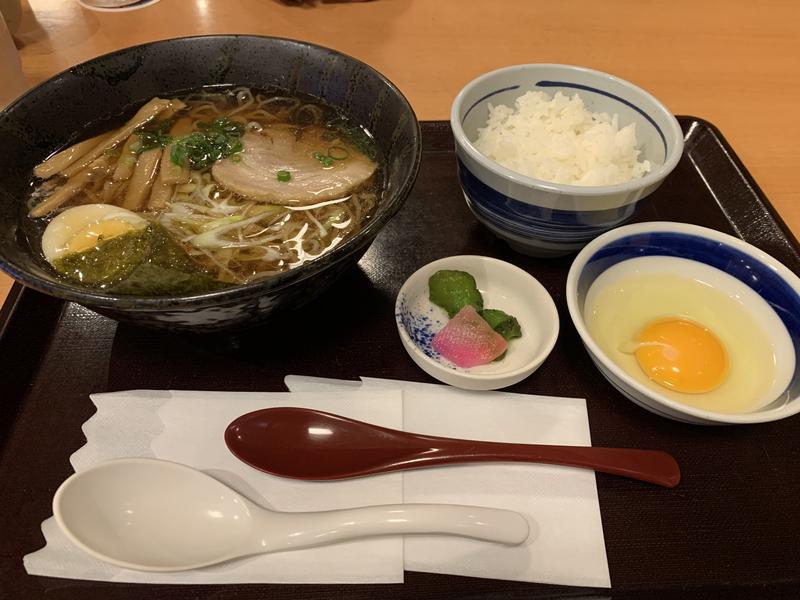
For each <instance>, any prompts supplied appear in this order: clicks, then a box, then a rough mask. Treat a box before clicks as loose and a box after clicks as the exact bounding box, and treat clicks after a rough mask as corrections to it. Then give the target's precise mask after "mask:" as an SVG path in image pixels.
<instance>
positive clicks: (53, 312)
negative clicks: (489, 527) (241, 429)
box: [0, 117, 800, 600]
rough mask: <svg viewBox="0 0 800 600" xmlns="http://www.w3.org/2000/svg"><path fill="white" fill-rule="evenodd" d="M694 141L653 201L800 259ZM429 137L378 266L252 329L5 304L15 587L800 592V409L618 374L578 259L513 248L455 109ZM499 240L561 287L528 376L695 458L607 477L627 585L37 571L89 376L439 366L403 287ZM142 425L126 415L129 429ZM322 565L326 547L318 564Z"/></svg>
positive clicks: (647, 215)
mask: <svg viewBox="0 0 800 600" xmlns="http://www.w3.org/2000/svg"><path fill="white" fill-rule="evenodd" d="M680 122H681V125H682V126H683V129H684V131H685V133H686V151H685V154H684V157H683V159H682V160H681V163H680V164H679V165H678V168H677V169H676V170H675V172H674V173H673V174H672V175H671V176H670V177H669V178H668V179H667V181H666V182H665V183H664V185H663V186H662V187H661V188H660V189H659V190H658V192H657V193H656V194H654V195H653V196H652V199H651V201H650V202H647V203H645V204H646V207H645V208H644V209H643V210H642V211H641V214H639V215H638V216H637V218H638V219H639V220H674V221H683V222H689V223H697V224H700V225H705V226H708V227H712V228H715V229H719V230H721V231H724V232H727V233H732V234H735V235H739V236H741V237H742V238H744V239H745V240H747V241H748V242H750V243H752V244H755V245H756V246H758V247H760V248H762V249H763V250H765V251H766V252H769V253H770V254H772V255H773V256H775V257H776V258H777V259H779V260H781V261H782V262H783V263H784V264H786V265H787V266H788V267H789V268H791V269H793V270H794V271H795V272H796V273H800V253H798V245H797V242H796V240H795V239H794V238H793V237H792V235H791V234H790V233H789V231H788V230H787V228H786V227H785V225H784V224H783V223H782V222H781V220H780V219H779V218H778V217H777V216H776V214H775V212H774V210H773V209H772V207H771V206H770V204H769V202H768V201H767V200H766V198H765V197H764V195H763V194H762V192H761V191H760V190H759V188H758V186H757V185H756V184H755V182H754V181H753V179H752V178H751V177H750V175H749V174H748V173H747V171H746V170H745V169H744V167H743V166H742V164H741V162H740V161H739V159H738V158H737V157H736V155H735V154H734V152H733V151H732V150H731V148H730V146H729V145H728V144H727V143H726V142H725V140H724V138H722V136H721V135H720V133H719V132H718V131H717V130H716V129H715V128H714V127H713V126H712V125H710V124H709V123H707V122H705V121H702V120H700V119H696V118H692V117H682V118H681V119H680ZM422 130H423V139H424V154H423V160H422V167H421V170H420V174H419V179H418V180H417V183H416V187H415V188H414V191H413V192H412V194H411V196H410V197H409V199H408V202H407V204H406V206H405V207H404V208H403V210H402V211H401V212H400V213H399V214H398V215H397V216H396V217H395V218H394V219H393V220H392V221H391V223H389V225H388V226H387V227H386V229H385V230H384V231H383V232H381V234H380V235H379V236H378V239H377V241H376V242H375V244H374V245H373V246H372V247H371V249H370V250H369V252H368V253H367V254H366V255H365V256H364V258H363V259H362V260H361V262H360V264H359V267H360V268H359V269H353V270H352V271H351V272H349V273H348V274H347V275H346V276H345V277H344V278H343V279H342V280H341V281H340V282H338V283H337V284H336V286H335V287H334V288H333V289H332V290H330V292H329V293H327V294H326V295H324V297H323V298H321V299H320V300H319V301H317V302H316V303H315V304H314V305H312V306H310V307H308V308H307V309H304V310H302V312H298V313H297V314H294V315H290V316H286V317H284V318H282V319H280V320H278V321H277V322H275V323H273V324H269V325H267V326H264V327H262V328H260V329H258V330H253V331H250V332H248V333H246V334H242V335H237V336H214V337H195V336H189V335H176V334H169V333H163V332H158V331H151V330H147V329H142V328H137V327H135V326H131V325H127V324H117V323H116V322H114V321H111V320H109V319H106V318H104V317H101V316H99V315H97V314H95V313H93V312H91V311H89V310H87V309H85V308H82V307H81V306H78V305H75V304H68V303H64V302H62V301H59V300H56V299H53V298H49V297H47V296H43V295H41V294H38V293H36V292H33V291H30V290H27V289H23V288H21V287H19V286H15V287H14V288H13V289H12V291H11V294H10V296H9V298H8V301H7V302H6V304H5V306H4V307H3V309H2V312H0V357H2V358H0V598H2V599H3V600H8V599H12V598H13V599H17V598H19V599H24V600H35V599H39V598H48V599H49V600H59V599H65V598H79V599H81V600H91V599H97V600H100V599H102V600H116V599H120V600H121V599H136V600H150V599H156V598H159V599H161V598H166V599H179V598H192V599H197V600H210V599H212V598H237V599H239V600H251V599H253V600H254V599H261V598H308V599H319V600H322V599H325V600H330V599H334V598H364V599H366V598H375V597H383V598H414V599H425V598H430V599H448V598H475V599H477V598H488V599H494V598H540V597H573V598H574V597H610V596H611V595H612V592H613V596H614V598H654V597H658V598H662V597H675V598H682V599H686V598H715V599H716V598H748V599H753V598H761V597H764V598H766V597H769V598H776V597H783V596H785V597H797V595H798V592H800V552H798V550H800V508H798V499H800V418H793V419H787V420H784V421H781V422H777V423H770V424H764V425H757V426H751V427H718V428H708V427H698V426H691V425H685V424H681V423H675V422H671V421H667V420H665V419H662V418H660V417H656V416H654V415H651V414H650V413H648V412H645V411H644V410H642V409H640V408H638V407H637V406H635V405H634V404H632V403H631V402H629V401H628V400H626V399H625V398H623V397H622V396H621V395H620V394H619V393H618V392H616V391H615V390H614V389H613V388H612V387H611V386H610V385H609V384H608V383H607V382H606V381H605V380H604V379H603V378H602V377H601V376H600V374H599V373H598V371H597V370H596V369H595V367H594V366H593V365H592V362H591V361H590V359H589V357H588V355H587V354H586V352H585V351H584V349H583V347H582V345H581V343H580V340H579V338H578V335H577V334H576V332H575V330H574V328H573V327H572V325H571V323H570V320H569V316H568V314H567V310H566V303H565V301H564V284H565V279H566V274H567V269H568V268H569V265H570V260H571V259H570V258H565V259H558V260H542V259H533V258H527V257H523V256H521V255H518V254H516V253H514V252H512V251H511V250H510V249H509V248H508V247H507V246H506V245H505V244H504V243H503V242H501V241H499V240H497V239H496V238H495V237H494V236H492V235H491V234H490V233H489V232H488V231H487V230H486V229H484V228H483V227H482V226H480V225H479V224H478V223H477V222H476V221H475V220H474V219H473V217H472V216H471V214H470V213H469V211H468V210H467V207H466V205H465V203H464V200H463V196H462V194H461V191H460V189H459V187H458V182H457V179H456V172H455V157H454V154H453V141H452V137H451V135H450V128H449V125H448V124H447V123H445V122H428V123H424V124H423V127H422ZM453 254H484V255H487V256H494V257H497V258H500V259H503V260H506V261H509V262H513V263H514V264H516V265H519V266H520V267H522V268H523V269H526V270H527V271H529V272H530V273H532V274H533V275H534V276H535V277H537V278H538V279H539V280H540V281H541V282H542V283H543V284H544V285H545V287H547V289H548V290H549V291H550V293H551V294H552V295H553V298H554V299H555V301H556V304H557V306H558V308H559V313H560V316H561V335H560V338H559V341H558V343H557V345H556V348H555V350H554V352H553V354H552V355H551V356H550V358H549V359H548V360H547V361H546V362H545V364H544V365H543V366H542V367H541V368H540V369H539V370H538V371H536V373H534V375H533V376H532V377H530V378H529V379H527V380H525V381H523V382H522V383H520V384H517V385H516V386H514V387H512V388H509V391H512V392H524V393H540V394H548V395H560V396H577V397H585V398H587V403H588V407H589V422H590V425H591V430H592V439H593V442H594V444H595V445H609V446H631V447H648V448H660V449H663V450H666V451H668V452H670V453H672V454H673V455H674V456H675V457H676V458H677V459H678V461H679V463H680V464H681V467H682V469H683V481H682V482H681V484H680V485H679V486H678V487H677V488H676V489H674V490H664V489H662V488H658V487H655V486H651V485H647V484H644V483H639V482H634V481H629V480H626V479H621V478H615V477H612V476H606V475H598V476H597V483H598V488H599V495H600V507H601V511H602V518H603V528H604V531H605V538H606V547H607V550H608V560H609V566H610V570H611V580H612V585H613V589H612V590H611V591H608V590H588V589H580V588H571V587H557V586H546V585H534V584H522V583H516V582H508V581H494V580H482V579H470V578H462V577H451V576H444V575H430V574H422V573H407V574H406V583H405V584H403V585H380V586H377V585H351V586H321V585H303V586H280V585H247V586H244V585H240V586H146V585H129V584H107V583H95V582H85V581H72V580H61V579H50V578H43V577H30V576H28V575H27V574H26V573H25V571H24V569H23V566H22V557H23V556H24V555H25V554H26V553H28V552H31V551H33V550H36V549H38V548H39V547H41V546H42V545H43V543H44V541H43V538H42V535H41V532H40V529H39V526H40V523H41V522H42V521H43V520H44V519H46V518H47V517H49V516H50V515H51V508H50V502H51V499H52V495H53V493H54V491H55V489H56V487H57V486H58V485H59V484H60V483H61V482H62V481H63V480H64V479H65V478H66V477H67V476H69V475H70V474H71V473H72V469H71V468H70V465H69V456H70V454H72V452H74V451H75V450H76V449H77V448H79V447H80V446H81V445H82V444H83V443H84V441H85V440H84V438H83V434H82V433H81V429H80V426H81V424H82V423H83V422H84V421H86V420H87V419H88V418H89V417H90V416H91V415H92V413H93V410H94V405H93V404H92V403H91V401H90V400H89V397H88V396H89V393H91V392H104V391H113V390H124V389H131V388H152V389H199V390H263V391H278V390H283V389H284V388H283V385H282V380H283V377H284V376H285V375H286V374H289V373H292V374H301V375H316V376H321V377H338V378H353V379H354V378H356V377H358V376H359V375H368V376H373V377H386V378H394V379H406V380H415V381H432V380H431V379H430V378H429V377H428V376H427V375H425V374H424V373H423V372H422V371H421V370H420V369H418V368H417V367H416V366H415V365H414V363H413V362H412V361H411V359H410V358H409V357H408V356H407V355H406V353H405V350H404V349H403V347H402V345H401V343H400V339H399V337H398V335H397V330H396V327H395V322H394V299H395V295H396V294H397V291H398V289H399V288H400V285H401V284H402V282H403V281H404V280H405V278H406V277H407V276H409V275H410V274H411V273H412V272H413V271H415V270H416V269H417V268H418V267H420V266H421V265H423V264H425V263H427V262H429V261H431V260H434V259H437V258H441V257H444V256H448V255H453ZM120 435H124V432H120ZM309 569H313V565H309Z"/></svg>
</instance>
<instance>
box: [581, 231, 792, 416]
mask: <svg viewBox="0 0 800 600" xmlns="http://www.w3.org/2000/svg"><path fill="white" fill-rule="evenodd" d="M642 257H659V260H658V261H651V262H648V263H642V262H641V259H642ZM660 257H668V258H669V260H666V261H663V262H661V258H660ZM674 259H678V260H674ZM633 261H639V264H648V265H660V266H658V267H652V266H651V267H646V268H647V269H652V271H651V272H653V273H661V272H664V273H667V272H668V270H667V269H676V271H677V272H676V271H673V272H672V274H677V275H681V276H685V277H691V278H692V279H695V280H696V281H700V282H702V283H704V284H706V285H710V286H713V288H714V289H715V290H717V291H721V292H723V293H724V294H725V295H727V296H729V298H731V299H734V300H735V301H736V302H738V303H739V304H740V305H741V306H742V307H743V309H744V310H746V311H747V314H748V315H749V316H751V317H753V318H754V322H756V323H757V324H758V327H760V328H761V331H762V332H763V333H764V334H766V336H767V339H768V340H769V342H770V344H771V346H772V348H773V349H774V352H775V372H774V375H773V379H772V383H771V387H770V388H769V391H768V392H767V394H771V395H768V396H767V397H766V399H765V400H766V401H765V402H764V403H763V405H762V406H760V407H757V408H755V409H754V410H751V411H749V412H744V413H732V414H729V413H723V412H716V411H709V410H703V409H700V408H697V407H693V406H689V405H687V404H684V403H682V402H677V401H675V400H674V399H672V398H670V397H669V396H668V395H665V394H663V393H659V392H658V391H656V390H655V389H654V388H657V387H658V386H657V385H656V386H652V387H651V386H647V385H643V384H642V382H641V381H639V380H637V378H635V377H632V376H631V375H630V374H629V373H628V372H626V371H625V370H624V369H623V368H621V367H620V366H619V365H618V364H617V363H616V362H615V361H614V360H613V359H612V358H611V357H609V356H608V354H607V353H606V352H604V351H603V350H602V349H601V347H600V345H598V343H597V342H596V341H595V339H593V338H592V335H591V334H590V333H589V329H588V328H587V324H586V317H587V315H586V298H587V295H588V294H589V293H590V289H591V287H592V284H593V283H594V282H595V281H597V280H598V278H599V277H600V276H601V275H603V274H604V273H606V272H607V271H608V270H609V269H611V268H612V267H617V266H618V265H621V264H623V263H632V262H633ZM665 264H666V265H670V266H667V267H664V266H663V265H665ZM672 265H675V266H672ZM566 296H567V306H568V308H569V314H570V317H571V318H572V322H573V323H574V325H575V328H576V329H577V331H578V334H579V335H580V337H581V340H582V341H583V344H584V346H585V347H586V350H587V351H588V352H589V355H590V356H591V358H592V360H593V361H594V363H595V365H596V366H597V368H598V369H599V370H600V372H601V373H602V374H603V376H604V377H605V378H606V379H607V380H608V381H609V382H610V383H611V384H612V385H613V386H614V387H615V388H617V390H619V391H620V392H621V393H622V394H623V395H625V396H626V397H627V398H628V399H630V400H632V401H633V402H634V403H636V404H638V405H639V406H641V407H642V408H645V409H647V410H649V411H651V412H653V413H656V414H658V415H661V416H664V417H667V418H670V419H673V420H677V421H683V422H686V423H694V424H701V425H721V424H747V423H762V422H767V421H776V420H778V419H784V418H786V417H789V416H792V415H795V414H797V413H798V412H800V365H798V357H800V278H798V276H797V275H796V274H795V273H793V272H792V271H791V270H790V269H788V268H787V267H786V266H785V265H783V264H782V263H780V262H779V261H777V260H776V259H775V258H773V257H771V256H770V255H769V254H766V253H765V252H763V251H761V250H759V249H758V248H756V247H755V246H752V245H750V244H748V243H746V242H744V241H742V240H740V239H738V238H735V237H732V236H730V235H727V234H724V233H721V232H719V231H715V230H713V229H708V228H705V227H700V226H697V225H688V224H685V223H670V222H651V223H638V224H634V225H626V226H623V227H619V228H617V229H614V230H613V231H610V232H608V233H605V234H603V235H601V236H600V237H598V238H597V239H595V240H593V241H592V242H590V243H589V244H588V245H587V246H586V247H585V248H584V249H583V250H582V251H581V252H580V253H579V254H578V255H577V257H576V258H575V260H574V262H573V263H572V266H571V268H570V271H569V275H568V276H567V288H566ZM731 368H734V366H732V367H731Z"/></svg>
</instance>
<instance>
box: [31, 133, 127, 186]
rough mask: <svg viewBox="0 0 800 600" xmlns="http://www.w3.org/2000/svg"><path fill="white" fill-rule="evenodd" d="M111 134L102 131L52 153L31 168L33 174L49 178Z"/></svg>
mask: <svg viewBox="0 0 800 600" xmlns="http://www.w3.org/2000/svg"><path fill="white" fill-rule="evenodd" d="M111 135H112V134H110V133H103V134H101V135H96V136H95V137H93V138H89V139H88V140H83V141H82V142H78V143H77V144H73V145H72V146H70V147H69V148H67V149H65V150H62V151H61V152H58V153H57V154H54V155H53V156H51V157H50V158H48V159H47V160H45V161H44V162H41V163H39V164H38V165H36V166H35V167H34V168H33V174H34V175H36V177H39V178H41V179H49V178H50V177H52V176H53V175H55V174H56V173H58V172H59V171H62V170H64V169H66V168H67V167H68V166H70V165H71V164H72V163H74V162H75V161H76V160H78V159H79V158H81V157H82V156H84V155H85V154H86V153H87V152H89V150H91V149H92V148H94V147H95V146H96V145H97V144H99V143H100V141H101V140H104V139H106V138H110V137H111Z"/></svg>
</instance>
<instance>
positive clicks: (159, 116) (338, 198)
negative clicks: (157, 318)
mask: <svg viewBox="0 0 800 600" xmlns="http://www.w3.org/2000/svg"><path fill="white" fill-rule="evenodd" d="M380 165H381V160H380V156H379V152H378V149H377V147H376V146H375V144H374V141H373V139H372V138H371V136H370V135H369V133H368V132H367V131H366V130H365V129H364V128H362V127H360V126H358V125H357V124H355V123H353V122H352V121H349V120H348V119H347V118H346V117H345V116H344V115H342V114H341V113H339V112H337V111H336V110H335V109H333V108H331V107H328V106H326V105H324V104H321V103H320V102H319V101H318V100H313V101H311V100H309V99H308V98H302V97H296V96H284V95H276V94H267V93H263V92H259V91H254V90H250V89H248V88H232V89H225V90H222V91H220V90H218V89H214V90H201V91H198V92H196V93H192V94H189V95H187V96H184V97H181V98H179V99H166V100H164V99H159V98H154V99H153V100H151V101H150V102H148V103H147V104H145V105H144V106H143V107H142V108H141V109H140V110H139V111H138V112H137V113H136V114H135V115H134V117H132V118H131V120H129V121H128V122H127V123H125V124H124V125H122V126H121V127H120V128H118V129H115V130H112V131H109V132H106V133H104V134H101V135H99V136H96V137H95V138H91V139H89V140H85V141H83V142H79V143H78V144H76V145H74V146H71V147H70V148H67V149H66V150H63V151H61V152H59V153H57V154H55V155H53V156H52V157H50V158H49V159H48V160H46V161H45V162H43V163H42V164H40V165H38V166H37V167H36V169H34V175H35V176H36V179H35V182H34V186H35V187H34V191H33V193H32V195H31V198H30V201H29V203H28V209H29V211H30V212H29V224H30V225H32V227H29V228H28V229H29V230H31V231H36V232H38V233H37V234H35V235H41V232H42V231H44V235H42V237H41V245H42V250H43V256H44V257H45V258H46V259H47V260H48V262H50V264H51V265H53V267H54V269H55V270H56V271H58V272H59V274H60V275H61V276H62V277H65V278H67V279H69V280H70V281H72V282H75V283H79V284H81V285H84V286H87V287H92V288H94V289H102V290H105V291H108V292H111V293H117V292H118V293H136V294H144V295H147V294H158V295H161V294H169V293H186V292H187V291H188V292H197V291H204V290H205V289H216V288H219V287H224V286H225V285H230V284H246V283H250V282H253V281H258V280H260V279H264V278H267V277H270V276H272V275H275V274H277V273H281V272H284V271H287V270H290V269H293V268H295V267H298V266H300V265H302V264H303V263H305V262H306V261H309V260H313V259H314V258H316V257H319V256H321V255H322V254H324V253H325V252H328V251H330V250H331V249H333V248H335V247H336V246H337V245H339V244H341V243H342V242H344V241H345V240H347V239H348V238H350V237H351V236H353V235H354V234H355V233H357V232H358V231H360V230H361V229H362V228H363V227H364V226H365V224H366V223H367V221H368V220H369V219H370V218H371V216H372V215H373V214H374V211H375V209H376V205H377V203H378V201H379V197H380V192H381V187H382V170H381V166H380ZM84 205H92V208H91V209H86V208H85V206H84ZM75 207H83V208H84V210H81V211H79V210H75V209H74V208H75ZM128 213H134V214H135V215H136V217H140V218H141V219H144V221H145V222H141V221H140V220H137V219H136V218H135V217H132V216H130V215H129V214H128ZM86 215H90V216H89V217H87V216H86ZM109 215H110V216H109ZM120 215H122V216H120ZM125 215H128V216H125ZM87 219H88V220H87ZM132 223H135V226H134V225H131V224H132ZM154 231H156V232H157V234H156V235H154V233H153V232H154ZM164 234H166V236H167V237H168V238H170V239H169V241H168V242H167V244H168V245H174V247H175V248H176V249H179V250H182V253H184V254H185V256H180V257H179V258H177V259H175V260H172V259H171V262H168V263H163V261H162V262H158V259H157V258H153V257H154V256H156V255H164V252H163V249H164V247H166V246H165V243H164V242H163V241H161V242H159V243H160V246H159V247H160V250H159V253H160V254H159V253H155V252H150V251H149V250H148V249H147V247H146V245H147V244H148V243H149V241H148V240H150V239H159V240H162V238H163V237H164ZM119 236H128V237H130V236H139V237H138V238H137V239H136V241H135V243H129V242H125V243H123V242H120V241H119V240H117V242H116V243H115V244H110V243H109V241H110V240H111V239H112V238H115V237H119ZM143 244H144V245H145V247H144V248H143V247H142V245H143ZM131 247H135V248H137V251H136V252H130V251H127V250H119V249H120V248H131ZM104 248H105V250H104ZM178 253H181V252H180V251H179V252H178ZM131 254H133V255H135V258H134V260H137V261H140V263H147V264H149V263H153V262H155V263H157V264H156V266H157V267H158V268H157V269H153V268H148V269H145V275H143V274H142V272H141V271H137V270H136V267H137V265H138V264H139V263H136V264H133V265H127V266H126V267H125V268H121V267H120V266H119V265H117V264H116V263H117V262H119V261H123V262H124V261H126V260H129V255H131ZM167 255H169V256H171V257H172V258H173V259H174V258H175V257H176V252H175V250H174V249H173V248H171V246H170V248H169V252H167ZM187 259H188V260H187ZM109 261H110V262H111V263H114V264H113V265H112V267H111V268H108V267H107V266H106V263H107V262H109ZM65 265H67V266H65ZM81 265H86V268H85V273H84V272H82V267H81ZM89 265H91V266H92V267H91V268H92V269H97V266H98V265H101V268H100V269H99V272H100V273H101V274H102V276H98V275H97V273H96V272H94V271H92V272H91V273H90V271H89ZM150 267H152V265H150ZM165 270H166V271H176V270H177V271H178V272H179V274H180V276H179V277H178V279H179V280H180V281H183V282H184V283H185V282H186V278H185V277H184V276H183V275H184V274H186V273H190V274H191V275H192V277H193V278H194V276H195V275H200V278H199V279H197V281H199V282H204V283H198V284H197V286H195V285H194V284H192V285H191V286H190V287H189V288H188V289H187V288H185V287H183V288H182V287H176V288H175V289H170V285H169V284H167V285H166V287H165V284H164V282H163V281H158V282H155V283H154V285H153V286H152V288H149V286H148V285H147V283H146V280H147V278H149V277H150V276H151V275H152V274H154V273H155V274H156V275H157V274H158V273H160V272H161V271H165ZM107 273H111V274H112V275H109V276H106V274H107ZM131 273H135V278H136V285H135V286H134V287H133V288H130V286H126V285H125V284H124V283H123V281H122V279H124V277H122V275H120V274H125V277H127V276H130V275H131ZM173 275H174V273H170V277H168V278H167V279H168V280H169V281H171V280H172V279H171V278H172V276H173ZM143 281H144V283H143ZM193 281H194V279H193Z"/></svg>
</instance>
